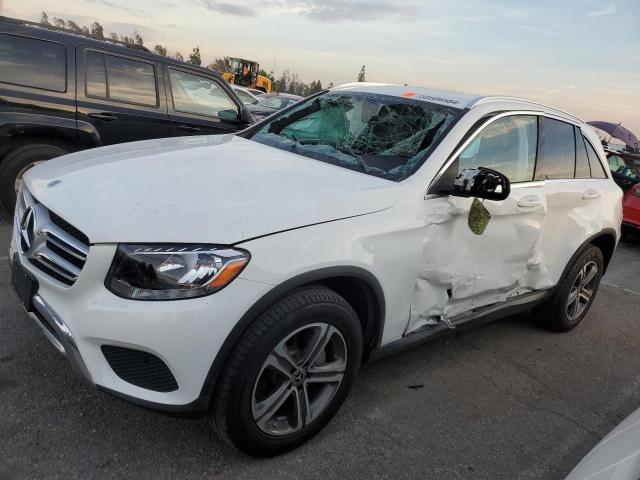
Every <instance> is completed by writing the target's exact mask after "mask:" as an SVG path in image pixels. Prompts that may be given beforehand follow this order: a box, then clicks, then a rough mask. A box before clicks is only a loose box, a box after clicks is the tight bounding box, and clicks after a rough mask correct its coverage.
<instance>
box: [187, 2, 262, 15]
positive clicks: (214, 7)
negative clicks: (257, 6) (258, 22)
mask: <svg viewBox="0 0 640 480" xmlns="http://www.w3.org/2000/svg"><path fill="white" fill-rule="evenodd" d="M200 4H201V5H202V6H203V7H204V8H206V9H207V10H211V11H212V12H217V13H222V14H223V15H233V16H234V17H255V16H256V14H257V12H256V11H255V10H254V9H252V8H250V7H245V6H242V5H234V4H233V3H226V2H219V1H217V0H201V1H200Z"/></svg>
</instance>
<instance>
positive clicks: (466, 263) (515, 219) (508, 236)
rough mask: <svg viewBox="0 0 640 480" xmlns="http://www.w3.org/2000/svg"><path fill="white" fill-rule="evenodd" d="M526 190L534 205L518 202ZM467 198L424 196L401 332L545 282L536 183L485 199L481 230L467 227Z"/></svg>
mask: <svg viewBox="0 0 640 480" xmlns="http://www.w3.org/2000/svg"><path fill="white" fill-rule="evenodd" d="M531 195H533V196H535V197H536V199H537V204H536V205H535V206H524V207H523V206H521V205H526V202H522V200H523V199H524V198H525V197H526V196H531ZM472 201H473V199H472V198H460V197H437V198H431V199H428V200H426V201H425V219H426V220H425V228H424V236H423V245H422V254H421V259H420V261H421V266H420V269H419V273H418V278H416V282H415V288H414V292H413V296H412V301H411V315H410V319H409V322H408V324H407V327H406V329H405V334H406V333H410V332H412V331H414V330H417V329H419V328H421V327H423V326H424V325H428V324H433V323H434V322H435V321H437V319H438V318H439V317H440V316H442V315H446V316H452V315H455V314H457V313H460V312H464V311H467V310H470V309H473V308H477V307H481V306H485V305H489V304H492V303H496V302H503V301H505V300H506V299H507V297H509V296H511V295H518V294H520V293H524V292H527V291H530V290H531V289H534V288H540V285H546V284H548V283H549V281H548V279H547V278H545V274H546V272H547V271H548V269H547V268H546V267H545V258H544V254H543V252H542V250H541V249H540V237H541V229H542V225H543V222H544V219H545V215H546V205H545V201H544V192H543V190H542V187H538V188H535V187H531V188H520V189H517V188H516V189H513V191H512V194H511V195H510V196H509V198H507V199H506V200H504V201H502V202H494V201H485V202H484V203H483V205H484V207H485V208H486V209H487V210H488V211H489V213H490V214H491V219H490V221H489V224H488V226H487V228H486V230H485V231H484V233H483V234H482V235H476V234H475V233H473V232H472V231H471V230H470V228H469V226H468V216H469V210H470V207H471V203H472ZM519 203H520V205H519Z"/></svg>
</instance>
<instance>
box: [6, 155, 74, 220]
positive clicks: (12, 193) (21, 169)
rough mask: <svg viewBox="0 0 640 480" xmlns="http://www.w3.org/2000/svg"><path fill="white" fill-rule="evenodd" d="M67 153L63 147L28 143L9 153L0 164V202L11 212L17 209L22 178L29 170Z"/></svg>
mask: <svg viewBox="0 0 640 480" xmlns="http://www.w3.org/2000/svg"><path fill="white" fill-rule="evenodd" d="M66 153H67V151H66V150H65V149H63V148H62V147H59V146H57V145H51V144H46V143H27V144H25V145H21V146H19V147H17V148H15V149H14V150H11V151H10V152H9V153H7V154H6V155H5V156H4V159H3V160H2V163H1V164H0V201H2V204H3V205H4V206H5V207H6V209H7V210H9V211H10V212H11V211H13V209H14V208H15V206H16V197H17V194H18V190H19V189H20V186H21V185H22V177H23V175H24V174H25V173H26V172H27V170H29V169H30V168H32V167H34V166H36V165H37V164H39V163H42V162H44V161H46V160H50V159H52V158H55V157H59V156H61V155H64V154H66Z"/></svg>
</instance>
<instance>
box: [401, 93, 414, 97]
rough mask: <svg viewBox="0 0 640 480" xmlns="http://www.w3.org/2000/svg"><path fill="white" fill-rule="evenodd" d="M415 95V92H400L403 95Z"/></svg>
mask: <svg viewBox="0 0 640 480" xmlns="http://www.w3.org/2000/svg"><path fill="white" fill-rule="evenodd" d="M416 95H417V93H415V92H404V93H403V94H402V96H403V97H415V96H416Z"/></svg>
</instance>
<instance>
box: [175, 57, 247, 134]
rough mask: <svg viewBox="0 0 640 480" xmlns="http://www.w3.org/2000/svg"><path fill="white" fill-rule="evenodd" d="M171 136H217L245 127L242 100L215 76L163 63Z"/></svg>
mask: <svg viewBox="0 0 640 480" xmlns="http://www.w3.org/2000/svg"><path fill="white" fill-rule="evenodd" d="M164 80H165V85H166V89H167V101H168V103H169V116H170V118H171V135H172V136H179V135H216V134H221V133H234V132H237V131H238V130H241V129H242V128H245V127H246V125H244V124H243V123H242V122H241V121H240V107H241V105H240V102H239V101H238V100H236V99H235V98H234V96H233V95H232V94H231V93H230V91H228V88H225V87H224V86H223V85H222V82H221V81H219V80H218V79H215V78H214V77H207V76H206V75H203V74H201V73H199V72H196V71H192V70H188V69H183V68H181V67H175V66H172V65H164Z"/></svg>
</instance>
